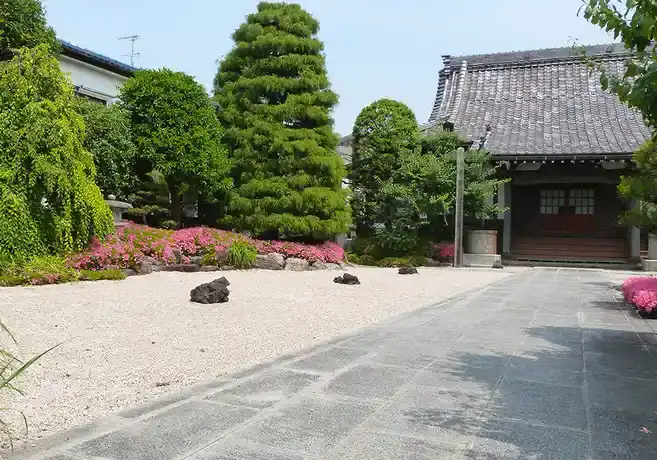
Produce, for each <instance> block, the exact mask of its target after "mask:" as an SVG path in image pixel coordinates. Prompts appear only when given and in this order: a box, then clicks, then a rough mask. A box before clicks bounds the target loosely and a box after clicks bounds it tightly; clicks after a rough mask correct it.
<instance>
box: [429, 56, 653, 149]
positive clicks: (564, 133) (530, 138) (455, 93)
mask: <svg viewBox="0 0 657 460" xmlns="http://www.w3.org/2000/svg"><path fill="white" fill-rule="evenodd" d="M586 54H587V56H588V57H595V59H596V61H598V62H599V63H600V64H601V65H603V66H604V67H605V68H606V69H607V70H608V71H610V72H613V73H619V72H622V71H623V69H624V66H625V62H626V60H627V58H628V57H629V56H630V54H629V53H628V52H627V50H625V49H624V48H623V47H622V45H617V44H613V45H597V46H591V47H588V48H587V49H586ZM443 61H444V68H443V70H441V71H440V74H439V83H438V91H437V95H436V100H435V104H434V107H433V110H432V112H431V116H430V117H429V122H428V124H427V125H425V127H427V126H436V125H442V124H445V123H448V124H451V125H453V126H454V129H455V130H456V131H457V132H460V133H461V134H462V135H464V136H466V137H467V138H468V139H469V140H471V141H477V142H478V141H479V139H481V138H482V136H483V135H484V133H485V132H486V127H487V126H490V134H489V137H488V138H487V140H486V145H485V148H486V150H489V151H490V152H492V153H493V154H495V155H496V156H509V157H513V156H536V157H541V156H555V155H560V156H564V155H567V156H574V155H579V156H593V155H596V156H597V155H608V156H613V155H620V156H622V155H629V154H631V153H632V152H633V151H635V150H636V149H637V147H639V146H640V145H641V144H642V143H643V142H645V141H646V140H647V139H648V138H649V137H650V129H649V128H648V127H647V126H646V125H645V124H644V122H643V120H642V118H641V115H640V114H639V113H637V112H635V111H634V110H631V109H629V108H628V107H627V106H626V105H624V104H622V103H621V102H620V101H619V100H618V98H617V97H616V96H615V95H613V94H610V93H608V92H605V91H603V90H602V89H601V88H600V82H599V74H598V73H597V72H593V73H591V70H590V68H589V67H588V66H587V62H586V59H585V58H584V57H583V56H582V54H581V50H576V49H574V48H555V49H545V50H535V51H520V52H511V53H499V54H485V55H473V56H458V57H450V56H443Z"/></svg>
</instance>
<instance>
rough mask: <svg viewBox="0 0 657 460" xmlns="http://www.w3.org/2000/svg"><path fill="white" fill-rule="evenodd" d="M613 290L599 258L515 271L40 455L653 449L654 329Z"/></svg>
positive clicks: (157, 404)
mask: <svg viewBox="0 0 657 460" xmlns="http://www.w3.org/2000/svg"><path fill="white" fill-rule="evenodd" d="M420 276H421V275H420ZM617 297H618V293H617V292H615V291H614V289H613V285H612V284H611V283H610V282H609V281H608V278H607V277H606V275H605V273H604V272H601V271H590V270H571V269H535V270H531V271H526V272H522V273H521V274H519V275H517V276H515V277H513V278H510V279H506V280H504V281H502V282H499V283H496V284H494V285H491V286H488V287H487V288H485V289H483V290H480V291H478V292H475V293H472V294H471V295H469V296H464V297H462V298H460V299H453V300H450V301H447V302H444V303H442V304H440V305H436V306H432V307H430V308H423V309H420V310H417V311H415V312H413V313H411V314H406V315H404V316H402V317H397V318H394V319H392V320H390V321H388V322H386V323H384V324H378V325H376V326H373V327H370V328H368V329H366V330H363V331H360V332H358V333H356V334H354V335H352V336H349V337H341V338H339V339H336V340H334V341H333V342H331V343H325V344H322V345H320V346H318V347H316V348H315V349H313V350H306V351H304V352H301V353H299V354H297V355H294V356H287V357H284V358H281V359H279V360H277V361H275V362H272V363H268V364H266V365H262V366H259V367H258V368H256V369H250V370H247V371H244V372H242V373H240V374H236V375H233V376H232V377H231V378H226V379H221V380H217V381H215V382H209V383H206V384H202V385H196V386H194V387H192V388H190V389H189V390H186V391H184V392H182V393H176V394H172V395H169V396H167V397H165V398H164V399H159V400H155V401H153V402H151V403H149V404H147V405H145V406H142V407H137V408H132V409H127V410H124V411H122V412H119V413H118V414H116V415H114V416H111V417H108V418H107V419H104V420H101V421H99V422H97V423H94V424H92V425H90V426H85V427H80V428H77V429H74V430H73V431H71V432H68V433H65V434H63V435H59V436H56V437H54V438H51V439H47V440H46V441H44V442H43V443H42V444H40V447H39V448H40V449H42V450H41V454H36V456H34V457H32V458H35V459H36V458H38V459H48V460H75V459H77V460H83V459H113V460H141V459H143V460H168V459H188V460H218V459H227V460H228V459H231V460H240V459H244V460H246V459H249V460H258V459H271V460H301V459H339V460H349V459H367V460H371V459H408V460H421V459H427V460H428V459H431V460H436V459H450V460H466V459H470V460H472V459H478V460H492V459H503V460H507V459H545V460H548V459H549V460H579V459H586V460H608V459H609V460H610V459H638V460H647V459H657V423H655V422H653V421H652V419H653V418H654V419H655V420H657V416H655V415H654V413H655V411H656V410H657V356H656V354H657V339H656V336H655V332H654V331H653V330H652V328H651V327H650V325H649V323H647V322H646V321H644V320H642V319H640V318H638V317H637V316H636V315H635V313H634V312H633V311H632V310H631V309H628V308H627V307H625V306H624V305H623V304H622V303H620V302H618V301H617V300H616V299H617ZM47 448H50V450H49V451H45V452H44V451H43V449H47ZM18 457H19V458H27V457H25V454H23V457H21V455H18Z"/></svg>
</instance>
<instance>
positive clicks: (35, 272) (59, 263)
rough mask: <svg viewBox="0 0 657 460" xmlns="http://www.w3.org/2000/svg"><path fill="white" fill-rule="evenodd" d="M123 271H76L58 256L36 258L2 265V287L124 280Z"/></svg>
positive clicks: (0, 274) (0, 270)
mask: <svg viewBox="0 0 657 460" xmlns="http://www.w3.org/2000/svg"><path fill="white" fill-rule="evenodd" d="M122 279H125V274H124V273H123V272H122V271H121V270H99V271H95V270H80V271H78V270H76V269H74V268H71V267H69V266H68V265H67V264H66V259H65V258H63V257H57V256H40V257H35V258H33V259H31V260H29V261H27V262H21V263H17V262H8V263H7V262H5V263H0V286H22V285H43V284H59V283H69V282H72V281H99V280H122Z"/></svg>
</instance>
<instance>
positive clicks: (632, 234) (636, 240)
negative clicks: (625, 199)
mask: <svg viewBox="0 0 657 460" xmlns="http://www.w3.org/2000/svg"><path fill="white" fill-rule="evenodd" d="M634 206H636V201H635V200H632V201H631V202H630V209H631V208H633V207H634ZM628 237H629V240H630V241H629V243H630V259H633V260H640V259H641V230H640V229H639V227H630V231H629V234H628Z"/></svg>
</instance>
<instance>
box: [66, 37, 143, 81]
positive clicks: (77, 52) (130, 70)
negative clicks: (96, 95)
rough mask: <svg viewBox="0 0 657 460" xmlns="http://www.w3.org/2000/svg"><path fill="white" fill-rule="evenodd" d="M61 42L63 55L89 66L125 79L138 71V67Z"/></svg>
mask: <svg viewBox="0 0 657 460" xmlns="http://www.w3.org/2000/svg"><path fill="white" fill-rule="evenodd" d="M59 42H60V43H61V45H62V54H63V55H65V56H68V57H70V58H73V59H76V60H78V61H82V62H86V63H87V64H91V65H94V66H96V67H100V68H101V69H105V70H109V71H110V72H114V73H117V74H119V75H123V76H124V77H131V76H133V75H134V73H135V72H136V71H137V70H138V69H137V68H136V67H133V66H131V65H128V64H125V63H123V62H120V61H117V60H115V59H112V58H109V57H107V56H103V55H102V54H98V53H95V52H93V51H90V50H88V49H85V48H80V47H79V46H76V45H74V44H72V43H69V42H67V41H64V40H59Z"/></svg>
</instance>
